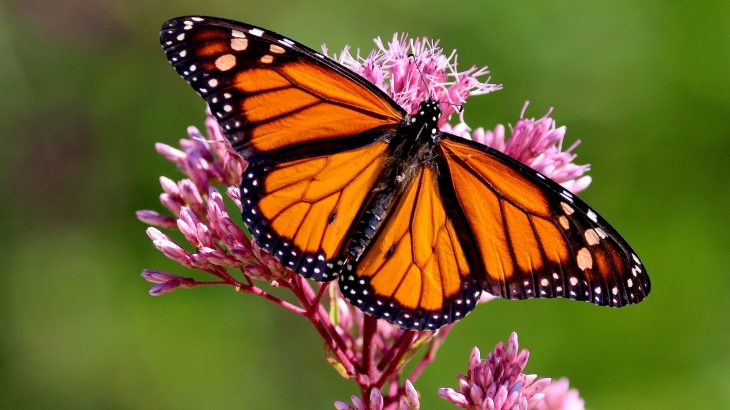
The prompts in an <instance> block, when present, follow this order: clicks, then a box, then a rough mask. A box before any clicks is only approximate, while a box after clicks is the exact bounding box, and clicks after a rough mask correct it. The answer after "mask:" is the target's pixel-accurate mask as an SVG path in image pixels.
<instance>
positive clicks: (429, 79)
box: [323, 33, 502, 126]
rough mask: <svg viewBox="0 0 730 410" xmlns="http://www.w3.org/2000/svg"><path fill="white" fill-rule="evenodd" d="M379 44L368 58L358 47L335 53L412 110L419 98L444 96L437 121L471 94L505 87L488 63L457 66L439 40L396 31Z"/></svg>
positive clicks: (441, 123) (451, 111)
mask: <svg viewBox="0 0 730 410" xmlns="http://www.w3.org/2000/svg"><path fill="white" fill-rule="evenodd" d="M375 45H376V46H377V48H376V49H374V50H373V51H371V52H370V54H368V56H367V57H365V58H363V57H361V56H360V51H359V50H358V52H357V53H356V55H355V56H353V55H352V54H351V53H350V48H349V47H345V48H344V49H343V50H342V52H340V53H339V55H338V54H333V56H332V57H333V59H335V60H337V61H338V62H339V63H340V64H342V65H344V66H345V67H347V68H349V69H350V70H352V71H354V72H356V73H358V74H360V75H361V76H363V77H365V79H367V80H368V81H370V82H371V83H373V84H375V85H376V86H378V87H379V88H380V89H381V90H383V91H385V92H386V93H387V94H388V95H389V96H390V97H391V98H393V100H394V101H395V102H396V103H398V105H400V106H401V107H403V109H405V110H406V112H408V113H410V114H413V113H415V112H416V111H418V107H419V104H420V103H421V101H424V100H427V99H429V98H431V99H434V100H436V101H439V102H441V104H440V106H441V112H442V113H443V115H442V116H441V119H440V120H439V126H443V125H445V124H446V122H447V121H448V119H449V117H450V116H451V114H453V113H454V112H456V109H457V108H456V107H458V106H460V105H461V104H462V103H464V102H465V101H466V99H467V97H469V96H470V95H480V94H487V93H491V92H492V91H497V90H500V89H501V88H502V86H501V85H497V84H492V83H490V82H489V80H490V77H489V76H488V75H489V70H488V69H487V67H482V68H478V67H476V66H472V67H470V68H469V69H467V70H464V71H459V70H458V63H457V56H456V51H455V50H454V51H452V52H451V54H448V55H446V54H444V50H443V49H442V48H441V47H439V41H438V40H430V39H428V38H426V37H422V38H409V36H408V34H405V33H404V34H399V33H395V34H393V38H392V39H391V40H390V41H388V42H387V43H385V42H383V40H382V39H381V38H380V37H377V38H376V39H375ZM323 50H324V53H325V54H327V48H326V47H324V46H323Z"/></svg>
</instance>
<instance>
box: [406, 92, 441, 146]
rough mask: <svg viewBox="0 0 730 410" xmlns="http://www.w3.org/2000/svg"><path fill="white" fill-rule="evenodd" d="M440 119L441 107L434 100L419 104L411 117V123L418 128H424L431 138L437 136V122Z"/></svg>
mask: <svg viewBox="0 0 730 410" xmlns="http://www.w3.org/2000/svg"><path fill="white" fill-rule="evenodd" d="M440 117H441V107H439V103H438V101H436V100H432V99H428V100H425V101H423V102H421V105H420V106H419V107H418V112H416V113H415V114H413V116H411V120H410V121H411V123H412V124H414V125H417V126H418V127H419V128H426V130H427V132H428V133H429V134H430V135H431V138H433V139H435V138H436V136H437V135H438V129H439V127H438V120H439V118H440Z"/></svg>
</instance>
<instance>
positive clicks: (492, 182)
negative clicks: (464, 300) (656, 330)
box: [440, 134, 650, 306]
mask: <svg viewBox="0 0 730 410" xmlns="http://www.w3.org/2000/svg"><path fill="white" fill-rule="evenodd" d="M441 153H442V155H441V159H440V163H441V171H442V175H443V177H444V179H447V180H446V181H444V182H443V183H447V184H450V186H452V187H453V189H454V195H455V197H456V198H455V202H456V203H458V205H459V206H458V207H455V208H453V210H454V212H458V213H460V214H462V215H463V217H464V218H465V219H466V220H467V221H468V229H469V230H470V233H471V235H472V238H473V241H474V243H475V246H476V249H477V250H478V252H479V254H480V255H481V263H482V265H483V270H484V272H483V273H482V275H481V276H480V280H481V281H482V282H483V284H484V288H485V290H487V291H488V292H490V293H492V294H494V295H496V296H501V297H504V298H512V299H525V298H533V297H567V298H571V299H577V300H585V301H589V302H592V303H595V304H597V305H605V306H624V305H627V304H630V303H636V302H639V301H641V300H643V299H644V298H645V297H646V295H647V294H648V293H649V288H650V284H649V278H648V276H647V275H646V272H645V269H644V266H643V264H642V263H641V261H640V260H639V258H638V257H637V256H636V254H635V253H634V251H633V250H632V249H631V247H630V246H629V245H628V244H627V243H626V241H624V240H623V238H621V236H620V235H619V234H618V233H617V232H616V231H615V230H614V229H613V228H612V227H611V226H610V225H609V224H608V223H607V222H606V221H605V220H604V219H603V218H601V217H600V216H599V215H598V214H597V213H596V212H595V211H594V210H593V209H591V208H590V207H588V206H587V205H586V204H585V203H584V202H583V201H581V200H580V199H578V198H577V197H575V196H574V195H572V194H571V193H570V192H568V191H567V190H565V189H564V188H562V187H560V185H558V184H557V183H555V182H553V181H551V180H549V179H547V178H545V177H544V176H543V175H541V174H539V173H538V172H536V171H534V170H532V169H531V168H529V167H527V166H525V165H523V164H521V163H520V162H518V161H516V160H514V159H512V158H510V157H508V156H506V155H504V154H502V153H500V152H498V151H495V150H493V149H491V148H488V147H486V146H483V145H480V144H477V143H473V142H471V141H467V140H464V139H461V138H458V137H455V136H451V135H448V134H445V135H444V138H443V140H442V141H441Z"/></svg>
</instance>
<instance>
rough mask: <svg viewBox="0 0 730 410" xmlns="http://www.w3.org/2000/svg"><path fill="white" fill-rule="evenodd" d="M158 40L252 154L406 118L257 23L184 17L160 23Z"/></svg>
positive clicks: (333, 66)
mask: <svg viewBox="0 0 730 410" xmlns="http://www.w3.org/2000/svg"><path fill="white" fill-rule="evenodd" d="M160 41H161V43H162V45H163V47H164V49H165V53H166V54H167V57H168V59H169V60H170V62H171V64H172V65H173V66H174V67H175V69H176V70H177V71H178V73H179V74H180V75H181V76H182V77H183V78H184V79H185V80H186V81H187V82H188V83H189V84H190V85H191V86H192V87H193V88H194V89H195V90H196V91H197V92H198V94H200V95H201V96H202V97H203V98H204V99H205V101H206V102H207V103H208V106H209V107H210V109H211V111H212V112H213V114H214V115H215V116H216V118H217V119H218V121H219V123H220V124H221V127H222V128H223V130H224V132H225V134H226V137H227V138H228V139H229V140H230V141H231V144H232V145H233V147H234V148H236V150H237V151H239V152H240V153H241V154H242V155H243V156H244V158H245V159H247V160H249V161H252V160H254V161H255V160H256V159H258V158H269V159H270V158H272V157H273V156H275V155H276V153H277V151H280V150H287V149H289V150H292V149H294V147H297V146H308V147H310V149H311V146H313V145H314V144H320V143H332V142H333V140H337V139H340V138H346V137H351V136H353V135H357V134H360V133H365V132H369V131H374V130H380V129H388V128H391V127H393V126H394V125H396V124H398V123H399V122H400V121H401V119H402V118H403V111H402V109H401V108H400V107H399V106H398V105H396V104H395V103H393V102H392V100H390V99H389V98H388V97H387V96H386V95H385V94H384V93H383V92H382V91H381V90H380V89H378V88H377V87H375V86H373V85H372V84H369V83H367V81H365V80H364V79H362V78H361V77H359V76H358V75H356V74H354V73H352V72H351V71H349V70H347V69H345V68H344V67H342V66H340V65H339V64H337V63H336V62H334V61H332V60H331V59H329V58H327V57H325V56H323V55H321V54H319V53H317V52H315V51H313V50H311V49H309V48H307V47H305V46H303V45H301V44H299V43H296V42H294V41H292V40H289V39H287V38H285V37H282V36H280V35H278V34H276V33H273V32H270V31H267V30H264V29H261V28H258V27H254V26H250V25H247V24H243V23H236V22H232V21H228V20H221V19H215V18H211V17H181V18H177V19H173V20H170V21H168V22H167V23H165V24H164V25H163V28H162V31H161V39H160Z"/></svg>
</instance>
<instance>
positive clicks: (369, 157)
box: [241, 141, 387, 281]
mask: <svg viewBox="0 0 730 410" xmlns="http://www.w3.org/2000/svg"><path fill="white" fill-rule="evenodd" d="M386 153H387V144H386V143H384V142H382V141H377V142H373V143H371V144H369V145H365V146H363V147H360V148H356V149H352V150H347V151H341V152H337V153H327V154H324V155H319V156H314V157H308V158H303V159H298V160H293V161H287V162H282V163H278V164H268V163H258V164H249V166H248V168H247V169H246V170H245V171H244V173H243V180H242V183H241V193H242V205H243V219H244V222H245V223H246V225H247V226H248V227H249V229H250V230H251V234H252V235H253V237H254V238H255V239H256V242H257V243H258V244H259V245H260V246H261V247H262V248H264V249H265V250H266V251H268V252H269V253H271V254H272V255H274V256H275V257H276V258H277V259H279V261H280V262H281V263H282V264H284V266H286V267H287V268H289V269H292V270H294V271H296V272H298V273H300V274H301V275H303V276H305V277H307V278H312V279H315V280H318V281H329V280H332V279H335V278H336V277H337V274H338V273H339V272H338V271H336V270H334V269H333V266H332V263H333V261H334V260H335V259H336V257H337V256H338V255H339V254H340V251H341V249H342V247H343V243H344V241H345V240H346V239H347V236H348V233H349V230H350V227H351V225H352V223H353V220H355V218H356V217H357V216H358V212H359V210H360V207H361V206H362V205H363V203H364V202H365V201H366V199H367V198H368V195H369V193H370V191H371V189H372V186H373V185H374V184H375V183H376V181H377V179H378V176H379V175H380V170H381V168H382V167H383V164H384V162H385V161H386V158H387V156H386ZM328 265H329V266H328Z"/></svg>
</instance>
